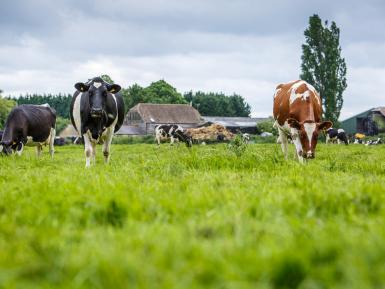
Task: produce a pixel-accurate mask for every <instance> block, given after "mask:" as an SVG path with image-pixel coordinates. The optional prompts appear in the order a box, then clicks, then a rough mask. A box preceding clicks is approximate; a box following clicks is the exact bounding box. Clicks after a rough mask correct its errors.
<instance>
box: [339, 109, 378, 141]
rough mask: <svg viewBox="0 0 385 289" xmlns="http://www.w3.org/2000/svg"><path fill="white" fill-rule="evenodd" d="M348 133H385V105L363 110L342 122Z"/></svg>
mask: <svg viewBox="0 0 385 289" xmlns="http://www.w3.org/2000/svg"><path fill="white" fill-rule="evenodd" d="M341 126H342V128H343V129H344V130H345V132H346V133H347V134H350V135H352V134H355V133H357V132H358V133H363V134H366V135H377V134H379V133H385V107H384V106H382V107H376V108H372V109H369V110H367V111H364V112H361V113H359V114H357V115H355V116H352V117H350V118H348V119H345V120H343V121H342V122H341Z"/></svg>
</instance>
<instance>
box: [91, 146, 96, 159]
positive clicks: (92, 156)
mask: <svg viewBox="0 0 385 289" xmlns="http://www.w3.org/2000/svg"><path fill="white" fill-rule="evenodd" d="M91 146H92V154H91V161H92V163H93V164H95V163H96V142H91Z"/></svg>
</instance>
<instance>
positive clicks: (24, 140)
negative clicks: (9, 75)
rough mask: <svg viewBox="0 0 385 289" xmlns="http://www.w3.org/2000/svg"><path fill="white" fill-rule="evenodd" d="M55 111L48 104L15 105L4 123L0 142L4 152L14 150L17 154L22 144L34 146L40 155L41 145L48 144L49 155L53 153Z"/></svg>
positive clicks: (7, 152) (19, 153) (8, 152)
mask: <svg viewBox="0 0 385 289" xmlns="http://www.w3.org/2000/svg"><path fill="white" fill-rule="evenodd" d="M55 125H56V111H55V110H54V109H53V108H51V107H49V105H32V104H23V105H20V106H17V107H15V108H14V109H13V110H12V111H11V112H10V114H9V116H8V118H7V121H6V123H5V125H4V133H3V136H2V139H1V142H0V145H1V150H2V151H3V152H4V153H5V154H11V153H12V151H15V152H16V153H17V154H18V155H21V153H22V152H23V149H24V146H36V153H37V156H40V153H41V150H42V146H43V145H49V152H50V154H51V157H52V156H53V154H54V139H55V133H56V131H55Z"/></svg>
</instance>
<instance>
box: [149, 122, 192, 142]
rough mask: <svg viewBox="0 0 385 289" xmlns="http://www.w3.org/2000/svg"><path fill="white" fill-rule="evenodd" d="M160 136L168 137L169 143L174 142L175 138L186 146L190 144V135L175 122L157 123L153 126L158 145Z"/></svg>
mask: <svg viewBox="0 0 385 289" xmlns="http://www.w3.org/2000/svg"><path fill="white" fill-rule="evenodd" d="M162 138H166V139H168V138H170V140H171V141H170V143H171V145H172V144H174V141H175V140H179V141H182V142H184V143H186V146H187V147H191V146H192V138H191V136H189V135H187V134H185V132H184V130H183V128H182V127H181V126H180V125H176V124H171V125H168V124H162V125H157V126H156V127H155V140H156V142H157V143H158V146H159V145H160V141H161V139H162Z"/></svg>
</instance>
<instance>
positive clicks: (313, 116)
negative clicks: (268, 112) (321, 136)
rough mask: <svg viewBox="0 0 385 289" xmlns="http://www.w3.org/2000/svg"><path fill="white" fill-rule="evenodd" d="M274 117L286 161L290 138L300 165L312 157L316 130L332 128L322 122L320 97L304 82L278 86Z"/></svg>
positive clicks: (329, 124)
mask: <svg viewBox="0 0 385 289" xmlns="http://www.w3.org/2000/svg"><path fill="white" fill-rule="evenodd" d="M273 114H274V119H275V125H276V127H277V128H278V132H279V138H280V140H281V147H282V151H283V153H284V155H285V158H287V146H288V144H287V139H288V136H291V138H292V139H293V142H294V145H295V148H296V152H297V157H298V159H299V161H300V162H303V159H304V158H305V159H312V158H314V156H315V148H316V145H317V140H318V133H319V131H322V130H324V129H328V128H330V127H331V126H332V123H331V122H330V121H324V122H321V116H322V105H321V98H320V97H319V95H318V93H317V92H316V90H315V89H314V87H313V86H311V85H310V84H309V83H307V82H305V81H303V80H296V81H292V82H289V83H285V84H280V85H278V86H277V88H276V91H275V94H274V107H273Z"/></svg>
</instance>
